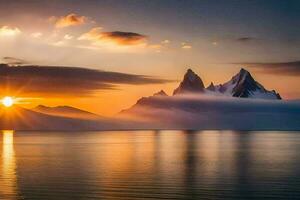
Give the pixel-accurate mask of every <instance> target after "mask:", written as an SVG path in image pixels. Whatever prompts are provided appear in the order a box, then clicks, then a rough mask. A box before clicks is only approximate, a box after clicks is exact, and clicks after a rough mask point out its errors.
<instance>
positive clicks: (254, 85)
mask: <svg viewBox="0 0 300 200" xmlns="http://www.w3.org/2000/svg"><path fill="white" fill-rule="evenodd" d="M206 90H208V91H209V92H211V93H212V94H214V93H215V94H219V95H220V94H223V95H226V96H232V97H241V98H258V99H281V96H280V95H279V93H277V92H276V91H275V90H272V91H269V90H267V89H265V87H264V86H263V85H262V84H260V83H258V82H257V81H255V80H254V78H253V77H252V75H251V74H250V72H248V71H247V70H245V69H243V68H242V69H241V70H240V72H239V73H237V74H236V75H235V76H233V77H232V78H231V80H229V81H228V82H226V83H224V84H220V85H217V86H214V84H213V83H211V84H210V85H209V86H208V87H207V88H206Z"/></svg>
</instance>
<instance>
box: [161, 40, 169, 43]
mask: <svg viewBox="0 0 300 200" xmlns="http://www.w3.org/2000/svg"><path fill="white" fill-rule="evenodd" d="M161 43H162V44H169V43H170V40H163V41H161Z"/></svg>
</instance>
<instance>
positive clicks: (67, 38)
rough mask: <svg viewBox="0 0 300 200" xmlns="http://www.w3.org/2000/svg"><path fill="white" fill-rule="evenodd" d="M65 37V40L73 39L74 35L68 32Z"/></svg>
mask: <svg viewBox="0 0 300 200" xmlns="http://www.w3.org/2000/svg"><path fill="white" fill-rule="evenodd" d="M64 39H65V40H71V39H73V36H72V35H69V34H66V35H65V36H64Z"/></svg>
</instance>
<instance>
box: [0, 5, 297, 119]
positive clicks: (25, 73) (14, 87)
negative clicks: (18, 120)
mask: <svg viewBox="0 0 300 200" xmlns="http://www.w3.org/2000/svg"><path fill="white" fill-rule="evenodd" d="M299 19H300V2H299V1H297V0H294V1H293V0H285V1H282V0H264V1H262V0H251V1H250V0H249V1H248V0H244V1H239V0H227V1H223V0H209V1H208V0H207V1H206V0H203V1H197V0H196V1H193V0H188V1H185V0H164V1H160V0H151V1H148V0H130V1H129V0H128V1H127V0H106V1H105V0H101V1H100V0H89V1H78V0H73V1H71V0H51V1H38V0H26V1H11V0H10V1H9V0H0V45H1V47H2V48H0V62H1V63H5V64H9V65H10V67H8V66H7V65H0V72H1V74H5V75H7V76H8V75H9V77H10V80H7V77H5V76H3V75H2V76H1V75H0V76H1V77H0V94H1V96H6V95H12V96H16V97H20V98H23V99H24V106H25V107H34V106H36V105H38V104H44V105H48V106H56V105H70V106H75V107H77V108H82V109H85V110H89V111H92V112H95V113H98V114H101V115H105V116H107V115H113V114H115V113H117V112H119V111H120V110H122V109H125V108H128V107H130V106H131V105H132V104H134V103H135V102H136V100H137V99H139V98H140V97H142V96H150V95H152V94H153V93H155V92H157V91H159V90H161V89H164V90H165V91H166V92H167V93H168V94H171V93H172V91H173V89H175V88H176V86H177V85H178V84H179V81H180V79H182V76H183V75H184V73H185V71H186V70H187V69H188V68H191V69H193V70H194V71H195V72H196V73H197V74H199V76H200V77H201V78H202V79H203V81H204V83H205V85H206V86H207V85H209V83H210V82H211V81H212V82H214V83H215V84H218V83H223V82H225V81H228V80H229V79H230V78H231V77H232V76H233V75H234V74H235V73H237V72H238V71H239V69H240V68H241V67H244V68H246V69H247V70H249V71H250V72H251V73H252V75H253V76H254V77H255V79H256V80H257V81H259V82H260V83H262V84H263V85H264V86H265V87H266V88H267V89H275V90H276V91H277V92H279V93H280V95H281V96H282V97H283V98H284V99H299V98H300V90H299V89H300V88H299V87H300V86H299V85H300V84H299V83H300V37H299V35H300V20H299ZM27 65H28V66H27ZM11 66H18V67H14V68H12V67H11ZM25 66H27V67H26V68H24V67H25ZM66 67H68V68H66ZM8 82H9V84H8Z"/></svg>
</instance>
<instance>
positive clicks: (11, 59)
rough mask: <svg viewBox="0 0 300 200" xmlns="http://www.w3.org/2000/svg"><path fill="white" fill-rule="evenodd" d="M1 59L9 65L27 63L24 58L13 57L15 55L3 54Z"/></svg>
mask: <svg viewBox="0 0 300 200" xmlns="http://www.w3.org/2000/svg"><path fill="white" fill-rule="evenodd" d="M2 60H3V61H4V62H5V63H6V64H9V65H24V64H28V62H27V61H26V60H23V59H20V58H15V57H10V56H5V57H3V58H2Z"/></svg>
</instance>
